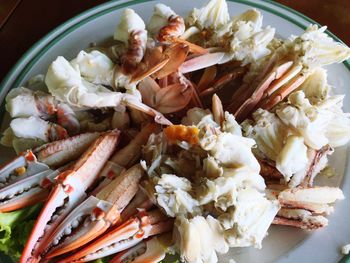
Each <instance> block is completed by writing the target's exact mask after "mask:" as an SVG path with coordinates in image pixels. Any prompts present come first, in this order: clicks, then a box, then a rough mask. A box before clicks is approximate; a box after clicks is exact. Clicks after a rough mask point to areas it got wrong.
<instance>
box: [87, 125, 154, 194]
mask: <svg viewBox="0 0 350 263" xmlns="http://www.w3.org/2000/svg"><path fill="white" fill-rule="evenodd" d="M158 129H159V125H157V124H155V123H152V124H148V125H146V126H145V127H143V129H142V130H141V131H140V132H139V133H138V134H137V135H136V136H135V138H133V139H132V140H131V141H130V142H129V144H128V145H126V146H125V147H124V148H122V149H120V150H119V151H117V152H116V153H115V154H114V155H113V156H112V157H111V158H110V160H109V161H108V162H107V164H106V165H105V166H104V167H103V169H102V171H101V173H100V176H99V178H101V182H100V184H99V185H98V186H97V187H96V189H95V190H94V191H93V192H92V194H96V193H97V192H98V191H100V190H101V189H102V188H104V187H105V186H106V185H108V184H109V183H110V182H111V181H112V180H113V179H114V178H115V177H116V176H118V175H119V174H120V172H121V171H123V170H124V169H128V168H130V167H131V166H132V165H134V164H135V163H136V162H137V161H138V160H139V159H140V156H141V150H142V146H143V145H144V144H146V143H147V141H148V138H149V136H150V135H151V134H152V133H156V132H157V131H158Z"/></svg>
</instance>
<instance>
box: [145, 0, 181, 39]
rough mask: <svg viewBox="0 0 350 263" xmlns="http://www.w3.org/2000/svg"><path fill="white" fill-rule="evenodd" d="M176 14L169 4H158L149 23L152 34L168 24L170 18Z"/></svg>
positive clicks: (148, 26)
mask: <svg viewBox="0 0 350 263" xmlns="http://www.w3.org/2000/svg"><path fill="white" fill-rule="evenodd" d="M175 15H176V13H175V12H174V11H173V10H172V9H171V8H170V7H169V6H166V5H164V4H161V3H159V4H156V5H155V6H154V11H153V15H152V17H151V20H150V21H149V22H148V24H147V29H148V31H149V32H150V34H151V35H153V36H155V35H157V34H158V32H159V30H160V29H161V28H162V27H164V26H166V25H167V24H168V20H169V18H170V17H171V16H175Z"/></svg>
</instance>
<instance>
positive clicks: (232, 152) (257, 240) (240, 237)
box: [143, 109, 279, 262]
mask: <svg viewBox="0 0 350 263" xmlns="http://www.w3.org/2000/svg"><path fill="white" fill-rule="evenodd" d="M224 116H225V120H224V123H226V125H223V127H225V128H221V127H220V126H219V125H218V124H217V123H216V122H215V121H214V119H213V116H212V114H211V113H210V111H205V110H202V109H191V110H189V111H188V114H187V116H186V118H184V119H183V121H184V123H188V124H191V125H192V126H189V127H196V128H197V129H198V130H199V133H198V138H199V141H198V143H197V144H188V145H187V146H188V147H187V148H186V150H185V149H184V148H183V143H184V142H181V141H180V140H177V142H176V144H175V145H174V144H173V142H170V140H169V139H167V137H166V136H162V134H163V133H161V134H158V135H156V136H155V137H151V138H150V140H149V142H148V144H147V145H146V146H145V148H144V156H145V157H147V156H148V157H147V158H146V160H145V162H144V163H143V165H144V167H145V168H146V170H147V169H148V171H149V169H150V168H149V167H152V173H148V174H149V176H150V182H151V184H152V185H154V188H153V190H152V191H151V193H150V194H154V195H155V197H156V198H155V200H154V201H155V202H156V203H157V205H158V206H159V207H161V208H162V209H163V210H164V212H165V213H166V214H167V215H168V216H170V217H175V218H176V222H177V223H175V226H176V232H177V234H176V236H177V238H176V240H178V242H179V243H177V245H176V249H177V251H179V252H180V254H181V257H182V258H183V259H184V260H186V262H217V255H216V253H217V252H219V253H224V251H227V249H228V247H232V246H250V245H253V246H256V247H260V246H261V241H262V239H263V238H264V237H265V235H266V231H267V229H268V227H269V225H270V224H271V222H272V220H273V218H274V216H275V215H276V213H277V211H278V210H279V203H278V201H277V200H269V199H267V198H266V196H265V194H264V190H265V187H266V186H265V183H264V180H263V178H262V177H261V176H260V175H259V171H260V166H259V164H258V162H257V160H256V159H255V157H254V155H253V153H252V151H251V148H252V147H253V146H254V145H255V143H254V141H253V140H252V139H249V138H244V137H242V136H241V128H240V126H239V125H238V123H237V122H236V121H235V120H234V117H233V116H232V115H230V114H229V113H227V112H226V113H225V114H224ZM187 127H188V126H187ZM164 133H165V131H164ZM155 138H158V140H155ZM208 138H209V139H208ZM182 139H184V140H186V139H188V138H186V136H185V137H183V138H182ZM204 142H205V143H204ZM208 142H209V143H208ZM237 145H239V147H237ZM234 146H236V147H234ZM176 148H177V151H176V150H175V149H176ZM167 149H169V150H170V149H171V151H168V150H167ZM237 149H239V153H238V152H237ZM151 152H152V154H150V153H151ZM179 152H180V154H179ZM181 152H186V155H183V154H181ZM149 156H152V157H151V158H150V159H149ZM169 158H170V159H171V160H172V162H171V163H169ZM186 158H189V160H193V162H194V163H195V162H196V161H195V160H197V161H199V163H200V164H199V165H198V166H196V165H194V163H193V164H192V167H193V168H192V169H188V168H186V166H185V165H180V166H177V165H176V163H177V162H179V161H180V160H183V159H186ZM169 164H171V165H170V166H169ZM196 167H197V168H196ZM183 169H185V170H183ZM165 171H167V172H168V173H165ZM170 172H171V173H170ZM180 174H182V175H183V176H180ZM148 190H149V189H148ZM208 206H209V207H212V208H210V209H209V211H208ZM205 211H208V212H209V213H211V214H215V215H216V216H215V217H207V218H205V217H203V213H204V212H205ZM248 215H249V216H248ZM232 220H233V221H232ZM209 221H210V223H209ZM237 228H238V229H240V230H239V232H236V230H235V229H237ZM202 233H203V234H204V233H205V235H212V236H213V239H214V240H219V241H218V243H215V245H213V246H212V245H209V243H207V242H204V241H201V240H210V238H209V239H207V238H204V237H203V238H196V240H193V238H194V237H197V236H198V235H201V234H202ZM211 233H212V234H211ZM214 237H215V238H214ZM194 242H195V243H196V244H195V245H194ZM208 242H209V241H208ZM213 242H214V241H213ZM210 247H212V250H208V248H210ZM198 260H199V261H198Z"/></svg>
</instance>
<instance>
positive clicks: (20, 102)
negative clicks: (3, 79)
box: [5, 87, 40, 118]
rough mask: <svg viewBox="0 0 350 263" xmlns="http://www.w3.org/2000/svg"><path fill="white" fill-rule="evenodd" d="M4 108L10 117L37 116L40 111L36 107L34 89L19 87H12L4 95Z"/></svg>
mask: <svg viewBox="0 0 350 263" xmlns="http://www.w3.org/2000/svg"><path fill="white" fill-rule="evenodd" d="M5 100H6V110H7V111H8V112H9V114H10V116H11V117H12V118H16V117H29V116H39V115H40V112H39V110H38V108H37V107H36V101H35V97H34V91H32V90H30V89H28V88H25V87H19V88H15V89H12V90H11V91H10V92H9V93H8V94H7V96H6V99H5Z"/></svg>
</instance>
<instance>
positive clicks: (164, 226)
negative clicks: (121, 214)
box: [60, 209, 173, 262]
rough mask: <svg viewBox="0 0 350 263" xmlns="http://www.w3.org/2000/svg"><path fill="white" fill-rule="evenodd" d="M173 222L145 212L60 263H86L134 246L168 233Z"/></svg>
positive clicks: (159, 214)
mask: <svg viewBox="0 0 350 263" xmlns="http://www.w3.org/2000/svg"><path fill="white" fill-rule="evenodd" d="M172 226H173V220H172V219H168V218H167V217H166V216H165V215H164V214H162V212H161V211H160V210H158V209H155V210H152V211H149V212H145V211H141V212H139V214H138V215H136V216H134V217H133V218H130V219H129V220H127V221H125V222H124V223H123V224H122V225H120V226H118V227H116V228H114V229H111V230H110V231H108V232H107V233H106V234H105V235H103V236H102V237H100V238H99V239H97V240H96V241H94V242H93V243H91V244H90V245H88V246H86V247H85V248H83V249H81V250H80V251H79V252H77V253H75V254H73V255H72V256H69V257H67V258H65V259H63V260H61V261H60V262H72V261H74V262H75V261H76V262H86V261H90V260H94V259H98V258H101V257H105V256H108V255H112V254H114V253H118V252H120V251H123V250H125V249H128V248H130V247H133V246H135V245H136V244H138V243H140V242H141V241H142V240H144V239H145V238H147V237H149V236H153V235H157V234H160V233H164V232H167V231H170V230H171V229H172Z"/></svg>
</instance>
